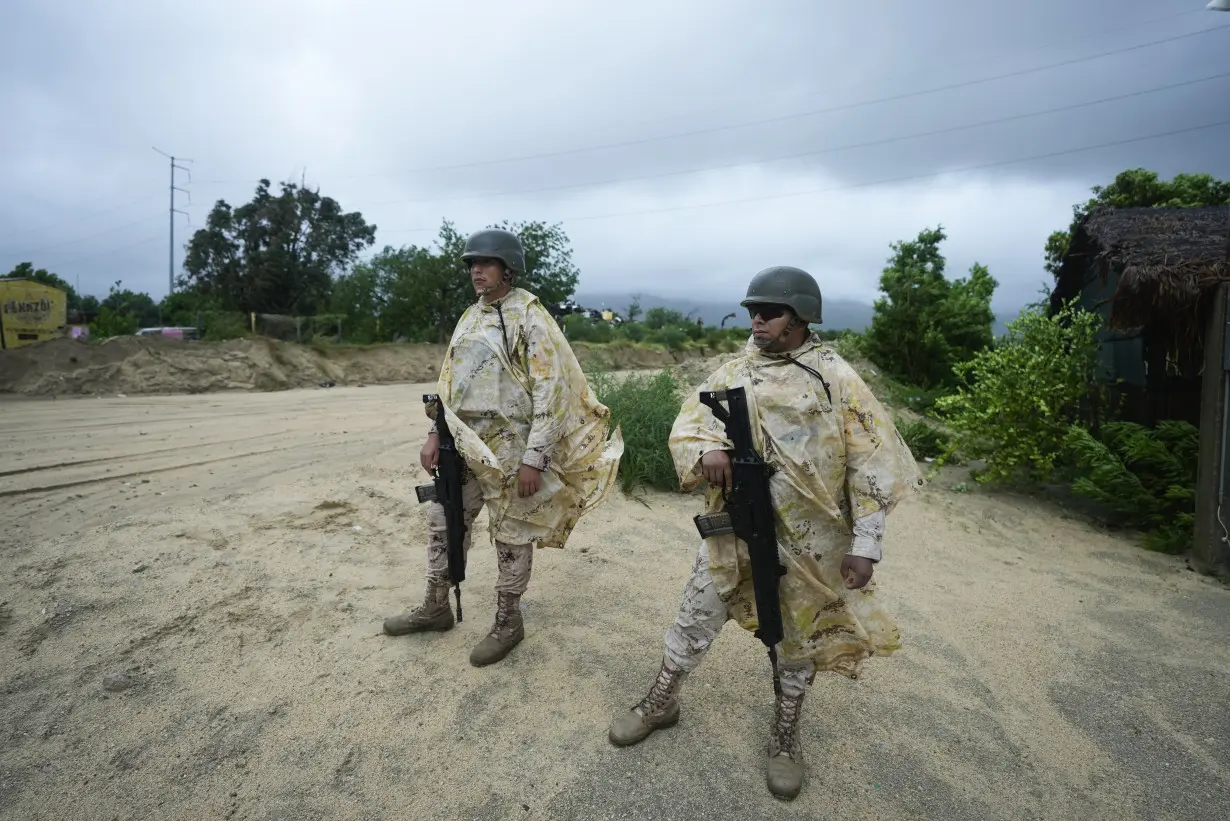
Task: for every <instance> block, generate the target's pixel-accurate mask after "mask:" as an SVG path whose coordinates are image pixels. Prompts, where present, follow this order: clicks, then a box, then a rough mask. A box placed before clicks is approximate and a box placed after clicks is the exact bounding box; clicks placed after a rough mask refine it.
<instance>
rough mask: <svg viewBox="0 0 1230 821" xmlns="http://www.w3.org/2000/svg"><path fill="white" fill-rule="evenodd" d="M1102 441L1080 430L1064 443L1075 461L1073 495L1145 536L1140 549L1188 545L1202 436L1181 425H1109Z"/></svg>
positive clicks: (1182, 549) (1170, 422) (1175, 548)
mask: <svg viewBox="0 0 1230 821" xmlns="http://www.w3.org/2000/svg"><path fill="white" fill-rule="evenodd" d="M1101 434H1102V435H1101V439H1100V441H1099V440H1098V439H1095V438H1094V437H1093V435H1092V434H1090V433H1089V431H1087V430H1085V429H1084V428H1082V427H1080V426H1076V425H1074V426H1072V427H1071V428H1070V429H1069V430H1068V435H1067V437H1066V438H1065V440H1064V441H1065V444H1066V445H1067V446H1068V447H1069V448H1070V449H1071V452H1072V453H1073V454H1074V456H1075V461H1076V468H1077V471H1078V475H1077V478H1076V480H1075V481H1074V482H1073V483H1072V490H1073V492H1075V493H1077V494H1079V495H1081V496H1084V497H1085V498H1087V499H1092V500H1093V501H1095V502H1098V503H1099V504H1101V505H1103V506H1105V507H1106V508H1107V509H1108V510H1109V511H1110V512H1112V513H1113V514H1114V515H1115V519H1116V521H1117V522H1119V523H1122V524H1124V525H1126V526H1128V527H1133V528H1137V529H1139V530H1141V531H1143V532H1144V545H1145V547H1147V548H1149V549H1150V550H1157V551H1161V552H1163V553H1184V552H1186V551H1187V550H1188V549H1190V548H1191V546H1192V538H1193V527H1194V523H1195V518H1196V517H1195V513H1196V467H1197V463H1198V461H1199V450H1200V432H1199V430H1198V429H1197V428H1195V427H1194V426H1193V425H1191V424H1188V423H1187V422H1183V421H1179V420H1168V421H1164V422H1159V423H1158V425H1157V427H1156V428H1152V429H1150V428H1147V427H1144V426H1143V425H1138V424H1135V423H1133V422H1108V423H1106V424H1105V425H1103V426H1102V431H1101Z"/></svg>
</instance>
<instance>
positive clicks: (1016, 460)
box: [935, 301, 1102, 481]
mask: <svg viewBox="0 0 1230 821" xmlns="http://www.w3.org/2000/svg"><path fill="white" fill-rule="evenodd" d="M1101 325H1102V319H1101V317H1099V316H1098V315H1097V314H1094V313H1090V312H1088V311H1085V310H1083V309H1081V308H1079V307H1078V306H1077V305H1076V303H1075V301H1073V302H1071V303H1069V304H1068V305H1065V306H1064V307H1063V309H1062V310H1061V311H1059V312H1058V313H1057V314H1055V315H1054V316H1047V314H1046V312H1045V311H1044V310H1042V309H1034V310H1032V311H1027V312H1025V313H1023V314H1022V315H1021V316H1020V317H1018V318H1016V319H1015V320H1013V321H1012V322H1010V323H1009V324H1008V335H1007V336H1006V337H1005V338H1004V339H1003V340H1002V341H1001V343H1000V344H999V345H998V346H997V347H995V348H989V349H987V350H984V351H983V352H981V353H979V354H977V355H976V356H975V357H974V358H973V359H972V360H971V361H970V362H968V363H965V364H962V365H959V366H957V373H958V375H959V376H960V377H961V378H962V379H963V384H962V385H961V386H960V387H959V389H958V391H957V392H956V393H955V394H953V395H951V396H946V397H943V398H941V399H939V400H937V401H936V402H935V410H936V411H937V412H938V413H939V414H940V416H941V417H942V418H944V419H945V420H947V421H948V423H949V424H950V425H951V426H952V428H953V431H954V433H955V434H956V439H955V443H956V446H957V447H959V448H960V450H961V452H962V453H963V454H964V455H965V456H966V457H968V458H974V459H981V458H984V459H986V462H987V467H986V471H985V472H984V473H983V474H982V475H980V476H979V481H1001V480H1005V479H1009V478H1011V477H1013V476H1014V474H1016V473H1017V472H1018V471H1019V470H1022V469H1023V470H1025V471H1026V472H1027V473H1029V474H1030V475H1031V477H1032V478H1035V479H1042V478H1048V477H1049V476H1050V475H1051V473H1052V471H1053V470H1054V468H1055V464H1056V460H1057V459H1058V458H1059V457H1060V455H1061V454H1062V452H1063V450H1064V441H1065V437H1066V436H1067V432H1068V429H1069V427H1070V426H1071V425H1072V424H1073V422H1075V421H1076V420H1077V419H1078V418H1079V415H1080V408H1081V404H1082V401H1083V400H1085V399H1086V398H1087V397H1088V396H1089V395H1090V392H1091V391H1092V390H1094V376H1093V373H1094V362H1095V358H1096V356H1097V349H1098V342H1097V339H1096V334H1097V333H1098V331H1099V330H1100V328H1101Z"/></svg>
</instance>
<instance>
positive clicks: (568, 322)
mask: <svg viewBox="0 0 1230 821" xmlns="http://www.w3.org/2000/svg"><path fill="white" fill-rule="evenodd" d="M564 336H566V337H567V338H568V339H570V340H572V341H573V342H599V343H601V342H610V341H611V340H612V339H614V337H615V333H614V330H613V329H612V328H611V326H610V325H608V324H607V323H605V322H595V321H594V320H592V319H590V318H589V317H587V316H582V315H581V314H569V315H568V316H566V317H564Z"/></svg>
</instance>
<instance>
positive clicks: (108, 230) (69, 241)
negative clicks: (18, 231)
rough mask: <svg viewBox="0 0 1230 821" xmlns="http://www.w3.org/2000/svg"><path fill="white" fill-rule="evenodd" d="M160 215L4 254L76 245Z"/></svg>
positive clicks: (19, 255) (26, 253)
mask: <svg viewBox="0 0 1230 821" xmlns="http://www.w3.org/2000/svg"><path fill="white" fill-rule="evenodd" d="M161 217H162V214H152V215H149V216H144V217H142V218H141V219H138V220H133V221H132V222H126V223H124V224H123V225H114V226H112V227H110V228H104V229H103V230H102V231H98V232H96V233H93V234H87V235H86V236H84V237H77V238H76V239H66V240H63V241H61V242H53V243H51V244H50V245H43V246H40V247H38V248H27V249H24V250H22V251H21V252H20V253H15V254H14V253H8V254H5V256H11V257H28V256H31V255H33V254H38V253H41V252H43V251H47V250H49V249H52V248H60V247H63V246H65V245H76V244H77V243H78V242H85V241H86V240H90V239H96V238H98V237H101V236H106V235H107V234H112V233H115V232H116V231H121V230H123V229H125V228H131V227H132V226H134V225H140V224H141V223H143V222H149V221H150V220H152V219H160V218H161Z"/></svg>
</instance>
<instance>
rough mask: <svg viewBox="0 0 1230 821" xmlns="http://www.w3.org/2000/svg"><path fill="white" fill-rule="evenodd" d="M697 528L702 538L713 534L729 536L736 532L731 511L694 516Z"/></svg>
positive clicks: (693, 519) (710, 536) (707, 537)
mask: <svg viewBox="0 0 1230 821" xmlns="http://www.w3.org/2000/svg"><path fill="white" fill-rule="evenodd" d="M692 521H693V522H694V523H695V524H696V530H697V532H698V533H700V537H701V538H702V539H709V538H712V537H713V536H729V535H730V534H731V533H734V532H735V529H734V526H733V525H732V524H731V521H730V514H729V513H724V512H723V513H700V514H697V515H696V516H693V517H692Z"/></svg>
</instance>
